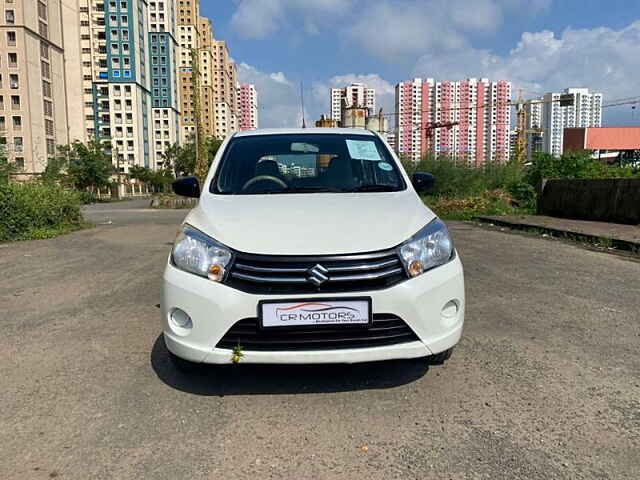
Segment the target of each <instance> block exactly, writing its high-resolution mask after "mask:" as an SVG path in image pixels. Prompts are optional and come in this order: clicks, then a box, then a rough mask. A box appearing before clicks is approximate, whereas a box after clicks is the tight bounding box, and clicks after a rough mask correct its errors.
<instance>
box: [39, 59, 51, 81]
mask: <svg viewBox="0 0 640 480" xmlns="http://www.w3.org/2000/svg"><path fill="white" fill-rule="evenodd" d="M40 64H41V67H42V76H43V77H44V78H51V67H50V66H49V64H48V63H47V62H44V61H40Z"/></svg>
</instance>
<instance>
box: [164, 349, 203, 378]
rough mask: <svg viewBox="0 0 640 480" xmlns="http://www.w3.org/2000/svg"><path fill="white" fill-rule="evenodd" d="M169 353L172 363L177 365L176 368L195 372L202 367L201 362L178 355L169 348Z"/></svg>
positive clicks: (181, 370) (185, 371)
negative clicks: (191, 360)
mask: <svg viewBox="0 0 640 480" xmlns="http://www.w3.org/2000/svg"><path fill="white" fill-rule="evenodd" d="M167 353H168V354H169V360H170V361H171V364H172V365H173V366H174V367H175V369H176V370H178V371H180V372H182V373H191V372H195V371H197V370H198V369H199V368H200V364H199V363H194V362H190V361H189V360H185V359H184V358H181V357H179V356H177V355H176V354H175V353H172V352H170V351H169V350H167Z"/></svg>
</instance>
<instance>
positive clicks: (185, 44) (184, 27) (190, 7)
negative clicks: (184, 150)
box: [177, 0, 202, 143]
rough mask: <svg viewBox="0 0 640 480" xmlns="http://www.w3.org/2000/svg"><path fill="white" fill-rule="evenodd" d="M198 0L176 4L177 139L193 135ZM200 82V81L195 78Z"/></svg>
mask: <svg viewBox="0 0 640 480" xmlns="http://www.w3.org/2000/svg"><path fill="white" fill-rule="evenodd" d="M199 17H200V2H199V1H198V0H182V1H180V2H179V4H178V36H177V41H178V45H179V47H178V61H179V65H178V72H179V73H178V89H179V91H180V112H181V117H180V140H181V142H182V143H186V142H188V141H189V140H190V139H191V137H192V136H194V135H195V129H196V121H195V120H196V119H195V115H196V107H197V102H194V98H193V95H194V93H195V91H196V89H197V88H198V85H196V84H195V83H194V81H193V80H194V73H193V68H194V66H195V67H196V68H199V66H200V64H199V63H198V65H195V64H194V63H193V61H194V60H196V61H197V59H192V55H193V54H195V55H196V56H197V57H199V56H200V34H199V31H198V27H199V26H202V23H199V22H198V19H199ZM197 83H199V82H197Z"/></svg>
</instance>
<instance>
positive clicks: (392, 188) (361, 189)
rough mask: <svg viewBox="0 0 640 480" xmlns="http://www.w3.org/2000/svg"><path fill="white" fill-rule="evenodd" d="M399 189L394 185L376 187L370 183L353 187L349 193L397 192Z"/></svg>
mask: <svg viewBox="0 0 640 480" xmlns="http://www.w3.org/2000/svg"><path fill="white" fill-rule="evenodd" d="M398 190H399V188H398V187H397V186H395V185H377V184H375V183H371V184H368V185H360V186H359V187H355V188H354V189H352V190H349V191H350V192H397V191H398Z"/></svg>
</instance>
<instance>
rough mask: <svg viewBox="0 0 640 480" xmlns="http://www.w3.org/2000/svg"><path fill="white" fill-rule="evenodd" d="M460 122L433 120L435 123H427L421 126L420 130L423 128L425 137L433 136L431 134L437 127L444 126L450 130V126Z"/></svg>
mask: <svg viewBox="0 0 640 480" xmlns="http://www.w3.org/2000/svg"><path fill="white" fill-rule="evenodd" d="M459 124H460V122H435V123H428V124H427V125H426V126H425V127H424V128H421V130H424V132H425V137H426V138H429V139H431V138H433V134H434V133H435V131H436V130H437V129H439V128H446V129H447V130H451V127H455V126H456V125H459Z"/></svg>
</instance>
